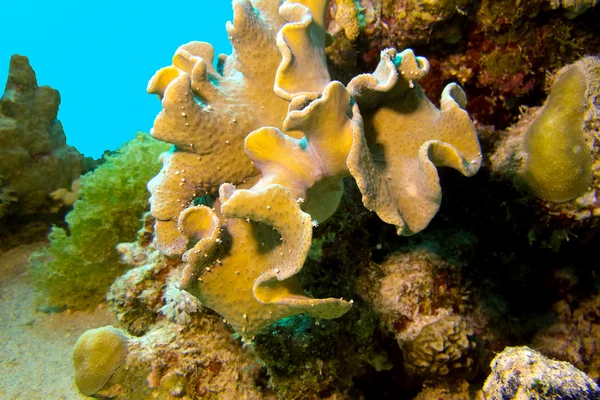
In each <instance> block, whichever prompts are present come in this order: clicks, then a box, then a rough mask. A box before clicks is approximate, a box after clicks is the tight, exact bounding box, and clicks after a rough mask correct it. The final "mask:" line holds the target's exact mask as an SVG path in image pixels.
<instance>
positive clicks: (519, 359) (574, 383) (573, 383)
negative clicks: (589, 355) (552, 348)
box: [483, 347, 600, 400]
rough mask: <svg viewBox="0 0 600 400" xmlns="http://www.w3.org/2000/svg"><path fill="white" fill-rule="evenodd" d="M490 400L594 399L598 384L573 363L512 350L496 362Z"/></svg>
mask: <svg viewBox="0 0 600 400" xmlns="http://www.w3.org/2000/svg"><path fill="white" fill-rule="evenodd" d="M483 392H484V394H485V396H486V399H490V400H496V399H498V400H500V399H506V398H510V399H523V400H525V399H531V398H536V399H556V398H560V399H572V400H575V399H594V398H598V397H599V396H600V388H599V387H598V385H597V384H596V383H595V382H594V381H593V380H591V379H590V378H589V377H588V376H586V375H585V374H584V373H583V372H581V371H579V370H577V369H576V368H575V367H573V366H572V365H571V364H569V363H566V362H561V361H554V360H550V359H548V358H546V357H544V356H543V355H541V354H539V353H537V352H536V351H534V350H531V349H530V348H528V347H508V348H506V349H505V350H504V351H503V352H502V353H500V354H498V355H497V356H496V358H495V359H494V361H493V362H492V374H491V375H490V376H489V377H488V379H487V380H486V382H485V384H484V387H483Z"/></svg>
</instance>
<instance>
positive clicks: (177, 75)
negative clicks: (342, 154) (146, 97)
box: [148, 0, 287, 256]
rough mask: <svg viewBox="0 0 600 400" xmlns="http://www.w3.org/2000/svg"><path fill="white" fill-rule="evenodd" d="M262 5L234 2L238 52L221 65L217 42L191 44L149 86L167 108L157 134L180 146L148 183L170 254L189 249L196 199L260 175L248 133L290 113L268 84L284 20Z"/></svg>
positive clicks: (231, 29)
mask: <svg viewBox="0 0 600 400" xmlns="http://www.w3.org/2000/svg"><path fill="white" fill-rule="evenodd" d="M260 7H261V15H260V16H259V15H258V14H257V12H256V9H255V8H254V6H253V4H252V3H251V2H250V1H248V0H245V1H234V3H233V8H234V17H233V23H229V24H228V26H227V32H228V34H229V37H230V40H231V43H232V45H233V48H234V50H235V51H234V53H233V54H232V55H230V56H228V57H224V56H223V57H220V58H219V60H218V67H217V68H214V67H213V63H214V50H213V48H212V46H211V45H210V44H208V43H204V42H190V43H188V44H186V45H183V46H181V47H180V48H179V49H177V51H176V53H175V56H174V57H173V64H172V65H171V66H168V67H166V68H163V69H161V70H159V71H158V72H157V73H156V74H155V75H154V77H153V78H152V79H151V80H150V83H149V84H148V91H149V92H150V93H154V94H158V95H159V97H160V98H161V100H162V106H163V110H162V111H161V112H160V114H159V115H158V117H157V118H156V120H155V122H154V127H153V129H152V130H151V135H152V136H153V137H155V138H157V139H161V140H164V141H167V142H169V143H173V144H174V145H175V148H174V149H173V150H172V151H171V152H168V153H166V154H165V155H164V156H163V170H162V171H161V173H160V174H159V175H157V176H156V177H155V178H154V179H153V180H152V181H151V182H150V183H149V185H148V187H149V190H150V192H151V193H152V197H151V199H150V204H151V211H152V215H153V216H154V217H155V218H156V219H157V224H156V236H157V240H156V244H157V246H158V247H159V248H160V249H161V251H162V252H164V253H165V254H168V255H170V256H176V255H181V254H182V253H183V252H184V251H185V250H186V243H187V242H186V238H185V236H183V235H182V234H181V233H180V232H178V229H177V219H178V218H179V214H180V213H181V212H182V211H183V210H184V209H185V208H186V207H187V206H188V205H190V203H191V202H192V201H193V200H194V198H196V197H200V196H202V195H204V194H206V193H216V191H217V190H218V187H219V185H220V184H221V183H223V182H231V183H234V184H238V183H242V182H244V180H246V179H248V178H250V177H252V176H254V175H257V174H258V171H257V170H256V169H255V168H254V166H253V165H252V163H251V162H250V160H249V159H248V158H247V157H246V155H245V153H244V138H245V137H246V135H248V133H249V132H251V131H253V130H255V129H257V128H259V127H261V126H265V125H275V126H277V125H278V124H280V123H281V121H283V119H284V118H285V114H286V109H287V102H286V101H284V100H282V99H281V98H279V97H278V96H277V95H275V93H273V91H272V90H268V88H272V87H273V83H274V79H275V78H274V77H275V73H276V70H277V68H278V66H279V63H280V61H281V57H280V55H279V51H278V49H277V45H276V43H275V33H276V32H277V30H278V29H279V27H280V26H281V25H282V24H283V23H284V20H283V19H282V18H281V17H280V16H279V14H278V13H277V7H276V5H275V2H267V1H262V2H260Z"/></svg>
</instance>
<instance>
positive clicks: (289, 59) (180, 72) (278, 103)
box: [149, 0, 481, 337]
mask: <svg viewBox="0 0 600 400" xmlns="http://www.w3.org/2000/svg"><path fill="white" fill-rule="evenodd" d="M276 3H278V2H275V1H272V2H267V1H255V2H249V1H234V24H233V25H231V24H230V25H229V26H228V32H229V34H230V39H231V41H232V44H233V46H234V49H235V52H234V54H233V55H232V56H229V57H227V58H225V57H221V58H220V62H221V64H220V66H219V67H217V69H216V70H214V69H212V67H211V66H210V65H211V62H212V58H213V55H212V48H210V47H208V46H207V45H206V44H203V43H190V44H188V45H186V46H183V47H182V48H180V50H178V52H177V54H176V57H175V58H174V60H173V66H171V67H167V68H166V69H163V70H162V72H161V71H159V73H157V75H156V76H155V78H154V79H153V81H151V87H152V88H155V90H154V91H155V92H157V93H158V94H159V95H162V96H163V112H161V114H159V116H158V118H157V120H156V122H155V130H154V131H153V132H154V133H153V134H154V135H155V136H157V137H162V138H163V139H164V140H167V141H169V142H171V143H173V144H175V149H174V150H173V151H172V152H171V153H168V154H166V155H165V156H164V160H163V164H164V166H163V170H162V171H161V173H160V174H159V176H157V177H156V178H155V179H154V180H153V181H152V182H151V183H150V184H149V188H150V190H151V192H152V213H153V215H154V216H155V217H156V218H157V223H156V235H155V241H156V242H157V246H158V248H159V249H160V250H161V251H162V252H163V253H165V254H167V255H171V256H175V255H180V254H182V253H184V252H185V254H184V255H183V261H184V262H185V263H186V264H185V268H184V271H183V278H182V280H181V285H182V287H183V288H186V290H189V291H191V292H192V293H193V294H194V295H196V296H197V297H198V298H199V299H200V301H201V302H202V303H203V304H204V305H206V306H207V307H210V308H212V309H214V310H216V311H217V312H219V313H220V314H221V315H222V316H223V317H224V318H225V320H226V321H227V322H228V323H229V324H231V326H232V327H233V328H234V329H235V330H236V331H237V332H239V333H241V334H243V335H244V336H246V337H248V336H250V335H253V334H255V333H257V332H259V331H260V330H261V329H262V328H263V327H265V326H266V325H268V324H270V323H271V322H273V321H275V320H277V319H280V318H282V317H286V316H290V315H294V314H298V313H300V312H306V313H309V314H311V315H314V316H319V317H323V318H334V317H338V316H340V315H342V314H343V313H344V312H346V311H347V310H348V309H349V307H350V304H351V303H350V302H346V301H343V300H341V299H339V300H338V299H312V298H310V297H308V296H306V295H305V294H304V292H303V290H302V288H301V287H300V285H299V283H298V281H297V280H296V278H295V276H296V274H297V273H298V271H300V269H301V268H302V266H303V264H304V261H305V259H306V256H307V252H308V248H309V247H310V242H311V238H312V226H313V224H317V223H321V222H323V221H325V220H326V219H327V218H329V217H330V216H331V215H332V214H333V212H335V210H336V209H337V206H338V204H339V201H340V198H341V194H342V190H343V184H342V179H343V178H345V177H349V176H353V177H354V178H355V179H356V180H357V182H358V186H359V188H360V190H361V191H362V193H363V202H364V204H365V206H367V207H368V208H369V209H371V210H374V211H376V212H377V213H378V215H379V216H380V217H381V218H382V219H383V220H384V221H386V222H388V223H392V224H395V225H396V226H397V229H398V233H399V234H405V235H407V234H413V233H415V232H418V231H419V230H422V229H424V228H425V226H427V224H428V223H429V221H430V220H431V218H433V216H434V215H435V213H436V211H437V209H438V207H439V202H440V198H441V189H440V186H439V182H438V175H437V171H436V167H437V166H450V167H452V168H455V169H457V170H459V171H460V172H462V173H463V174H465V175H472V174H474V173H475V172H476V171H477V170H478V168H479V166H480V165H481V154H480V149H479V143H478V141H477V137H476V135H475V129H474V127H473V124H472V122H471V120H470V119H469V117H468V115H467V113H466V112H465V111H464V107H465V103H466V97H465V96H464V93H463V92H462V90H461V89H460V88H459V87H458V86H456V85H449V86H448V87H447V88H446V89H445V90H444V93H443V96H442V101H441V110H438V109H437V108H435V106H433V104H431V102H429V100H428V99H427V98H426V97H425V95H424V93H423V91H422V90H421V89H420V88H419V86H418V85H417V81H418V80H419V79H421V78H422V77H423V76H425V75H426V74H427V73H428V72H429V64H428V63H427V60H426V59H424V58H422V57H416V56H415V55H414V54H413V52H412V51H411V50H406V51H404V52H402V53H401V54H396V52H395V50H393V49H388V50H385V51H384V52H382V55H381V62H380V64H379V66H378V68H377V69H376V70H375V72H374V73H372V74H363V75H360V76H358V77H356V78H355V79H354V80H352V81H351V82H350V84H349V85H348V87H345V86H344V85H343V84H342V83H340V82H337V81H333V82H331V81H330V77H329V72H328V71H327V66H326V62H325V41H326V32H325V13H326V10H327V3H328V2H327V1H326V0H288V1H286V2H284V3H283V4H282V5H281V7H280V8H279V13H280V15H281V17H279V18H277V17H276V16H274V15H273V6H274V5H275V4H276ZM242 31H243V32H245V33H246V35H245V36H243V37H242V36H241V35H240V33H241V32H242ZM269 35H270V36H269ZM275 44H276V46H274V45H275ZM251 45H252V46H253V47H250V46H251ZM257 46H264V47H265V52H266V54H267V55H266V56H265V59H266V62H267V65H265V60H262V59H260V58H259V57H258V52H257V51H256V47H257ZM274 49H275V50H279V52H280V53H281V54H280V55H279V56H278V59H279V60H280V63H278V64H277V63H275V61H274V57H272V56H273V51H274ZM276 64H277V65H276ZM257 66H261V67H262V69H257V68H256V67H257ZM215 82H218V84H215ZM273 97H275V98H276V99H274V98H273ZM288 102H289V103H288ZM282 104H286V105H287V110H286V109H284V108H283V107H282ZM232 123H235V124H236V125H235V128H232V126H233V125H232ZM187 142H190V145H187V146H186V143H187ZM199 149H200V151H198V150H199ZM242 150H244V151H245V154H242ZM246 166H248V167H249V168H246ZM225 170H226V171H227V172H224V171H225ZM220 184H221V186H220V189H219V198H218V199H217V200H216V202H215V204H214V208H213V209H211V208H208V207H206V206H193V205H192V204H191V202H192V200H193V199H194V198H195V197H199V196H201V195H204V194H213V195H214V192H215V190H216V187H217V186H218V185H220ZM234 185H238V188H236V187H235V186H234ZM190 242H191V243H190ZM186 250H187V251H186Z"/></svg>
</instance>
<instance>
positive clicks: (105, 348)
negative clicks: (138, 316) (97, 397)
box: [73, 326, 128, 396]
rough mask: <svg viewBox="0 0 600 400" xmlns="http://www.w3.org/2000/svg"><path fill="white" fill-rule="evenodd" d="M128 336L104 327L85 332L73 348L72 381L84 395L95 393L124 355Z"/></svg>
mask: <svg viewBox="0 0 600 400" xmlns="http://www.w3.org/2000/svg"><path fill="white" fill-rule="evenodd" d="M127 342H128V338H127V335H126V334H125V333H124V332H123V331H121V330H120V329H117V328H114V327H112V326H105V327H102V328H97V329H90V330H89V331H86V332H84V333H83V335H81V336H80V337H79V339H77V343H75V348H74V349H73V367H74V368H75V383H76V384H77V388H79V391H80V392H81V393H83V394H85V395H87V396H91V395H93V394H95V393H96V392H98V391H99V390H100V389H102V387H103V386H104V385H105V384H106V382H108V380H109V379H110V377H111V376H112V374H113V373H114V372H115V370H116V369H117V368H118V367H119V366H120V365H121V364H122V363H123V362H124V361H125V358H126V357H127Z"/></svg>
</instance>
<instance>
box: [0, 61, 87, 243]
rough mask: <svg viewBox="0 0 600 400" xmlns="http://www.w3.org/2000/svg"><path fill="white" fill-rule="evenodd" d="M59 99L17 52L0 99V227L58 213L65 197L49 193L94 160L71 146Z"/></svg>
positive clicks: (65, 185) (65, 184)
mask: <svg viewBox="0 0 600 400" xmlns="http://www.w3.org/2000/svg"><path fill="white" fill-rule="evenodd" d="M59 104H60V94H59V93H58V91H57V90H55V89H52V88H51V87H49V86H41V87H40V86H38V84H37V79H36V76H35V72H34V71H33V69H32V68H31V65H29V60H28V59H27V57H23V56H20V55H17V54H15V55H13V56H12V57H11V60H10V66H9V71H8V80H7V82H6V88H5V91H4V95H3V96H2V98H1V99H0V227H1V228H0V231H4V230H5V229H9V230H11V232H14V230H15V227H16V226H17V225H19V226H20V225H26V224H27V223H28V222H31V223H35V221H34V220H38V221H39V220H42V219H44V217H43V216H45V215H47V214H54V213H56V211H57V208H59V207H60V206H61V205H62V203H61V202H59V201H56V200H54V199H53V198H52V196H51V193H53V192H55V191H57V190H61V189H69V188H70V187H71V185H72V184H73V182H75V181H76V180H77V179H78V178H79V176H80V175H81V174H82V173H85V172H86V171H88V170H89V169H90V168H91V167H92V166H93V164H94V163H93V161H92V160H91V159H88V158H85V157H84V156H83V155H82V154H81V153H79V152H78V151H77V150H76V149H75V148H74V147H71V146H67V143H66V137H65V133H64V131H63V128H62V124H61V123H60V121H59V120H58V119H57V114H58V106H59ZM34 216H35V218H34ZM46 229H47V225H46ZM5 233H6V232H5ZM1 234H2V232H0V235H1Z"/></svg>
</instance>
